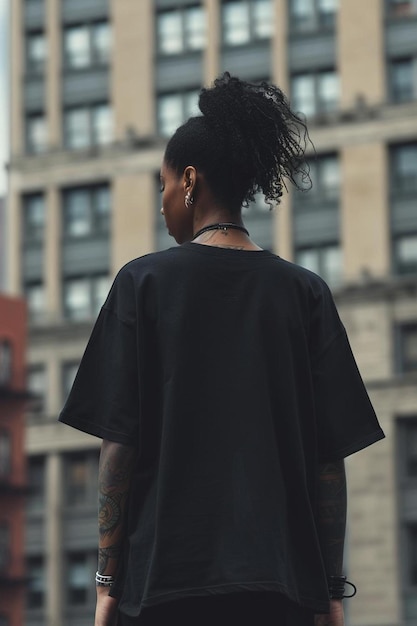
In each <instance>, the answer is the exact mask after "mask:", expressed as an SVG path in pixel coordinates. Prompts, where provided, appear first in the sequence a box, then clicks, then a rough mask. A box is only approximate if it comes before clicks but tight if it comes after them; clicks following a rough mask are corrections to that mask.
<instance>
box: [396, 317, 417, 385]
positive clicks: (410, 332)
mask: <svg viewBox="0 0 417 626" xmlns="http://www.w3.org/2000/svg"><path fill="white" fill-rule="evenodd" d="M399 337H400V371H401V373H408V372H417V323H415V324H414V323H412V324H404V325H403V326H400V328H399Z"/></svg>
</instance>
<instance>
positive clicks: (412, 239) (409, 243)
mask: <svg viewBox="0 0 417 626" xmlns="http://www.w3.org/2000/svg"><path fill="white" fill-rule="evenodd" d="M394 263H395V270H396V272H397V274H417V233H415V234H410V235H405V236H403V237H398V238H397V239H395V241H394Z"/></svg>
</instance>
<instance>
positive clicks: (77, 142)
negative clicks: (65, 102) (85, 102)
mask: <svg viewBox="0 0 417 626" xmlns="http://www.w3.org/2000/svg"><path fill="white" fill-rule="evenodd" d="M64 126H65V143H66V146H67V147H68V148H70V149H73V150H77V149H83V148H88V147H90V146H102V145H105V144H109V143H110V142H111V141H112V139H113V113H112V109H111V107H110V106H109V105H108V104H96V105H93V106H90V107H76V108H72V109H68V110H66V111H65V112H64Z"/></svg>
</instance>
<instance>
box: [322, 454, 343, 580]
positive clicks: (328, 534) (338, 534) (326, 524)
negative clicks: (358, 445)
mask: <svg viewBox="0 0 417 626" xmlns="http://www.w3.org/2000/svg"><path fill="white" fill-rule="evenodd" d="M346 501H347V498H346V476H345V467H344V461H337V462H335V463H327V464H324V465H321V466H320V471H319V497H318V531H319V536H320V544H321V549H322V554H323V559H324V564H325V568H326V573H327V575H328V576H331V575H338V574H341V572H342V568H343V547H344V541H345V530H346Z"/></svg>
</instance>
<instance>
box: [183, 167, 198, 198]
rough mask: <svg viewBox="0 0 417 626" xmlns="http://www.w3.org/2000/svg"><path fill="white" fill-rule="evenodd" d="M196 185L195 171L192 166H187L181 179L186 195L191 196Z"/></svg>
mask: <svg viewBox="0 0 417 626" xmlns="http://www.w3.org/2000/svg"><path fill="white" fill-rule="evenodd" d="M196 183H197V170H196V169H195V167H194V166H193V165H187V167H186V168H185V170H184V173H183V177H182V184H183V187H184V191H185V192H186V193H188V192H190V195H193V192H194V190H195V187H196Z"/></svg>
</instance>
